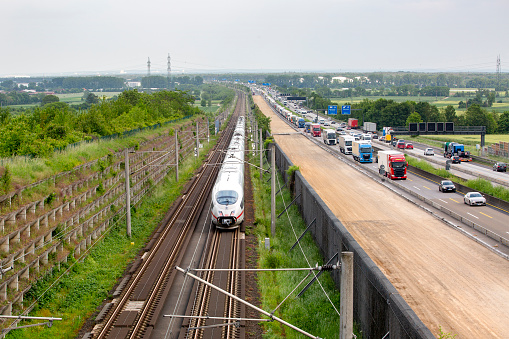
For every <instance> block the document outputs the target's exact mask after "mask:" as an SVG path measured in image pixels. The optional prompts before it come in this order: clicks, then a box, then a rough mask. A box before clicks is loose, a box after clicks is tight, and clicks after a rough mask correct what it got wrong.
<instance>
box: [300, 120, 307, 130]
mask: <svg viewBox="0 0 509 339" xmlns="http://www.w3.org/2000/svg"><path fill="white" fill-rule="evenodd" d="M305 123H306V120H305V119H304V118H300V119H299V128H304V124H305Z"/></svg>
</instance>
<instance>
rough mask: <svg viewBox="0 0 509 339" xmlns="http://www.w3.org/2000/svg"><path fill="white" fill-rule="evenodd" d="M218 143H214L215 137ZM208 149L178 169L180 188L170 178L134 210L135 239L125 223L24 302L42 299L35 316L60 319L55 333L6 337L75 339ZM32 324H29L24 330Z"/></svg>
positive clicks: (42, 282) (33, 330)
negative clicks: (57, 279) (79, 260)
mask: <svg viewBox="0 0 509 339" xmlns="http://www.w3.org/2000/svg"><path fill="white" fill-rule="evenodd" d="M213 141H214V142H215V138H214V139H213ZM204 146H205V148H204V152H203V153H202V154H201V155H200V158H201V160H200V161H198V160H197V159H195V158H194V157H190V158H188V159H187V160H185V161H184V163H183V164H182V166H181V167H180V168H179V176H180V182H179V183H176V182H175V177H174V174H172V173H170V175H169V176H168V177H167V178H166V179H165V180H164V181H163V183H162V184H158V185H157V188H155V190H154V191H153V192H152V193H151V194H150V195H149V196H148V197H146V198H145V199H144V200H143V202H142V203H141V204H140V205H139V206H136V208H133V213H132V221H131V230H132V237H131V238H130V239H129V238H127V237H126V236H125V221H123V220H121V221H119V222H118V223H117V224H116V225H115V226H114V227H113V228H112V230H111V231H110V232H109V233H108V235H107V236H106V238H105V239H104V241H102V242H101V243H99V244H98V245H97V246H95V247H94V248H92V250H91V252H90V255H89V256H88V257H87V258H86V259H85V260H83V261H82V262H75V260H74V259H73V260H72V261H69V262H68V263H67V264H64V265H62V268H61V270H56V271H55V273H54V274H53V275H51V276H47V277H46V278H44V279H41V280H39V281H38V282H37V284H36V285H35V288H33V289H32V291H31V292H30V293H29V295H27V296H26V297H25V301H24V303H25V305H29V304H30V303H31V301H32V300H33V299H34V298H36V297H40V299H39V303H38V305H37V306H36V309H35V311H33V312H32V313H31V314H30V315H31V316H44V317H50V316H51V317H61V318H63V320H62V321H55V322H53V326H52V327H51V328H47V327H45V326H38V327H32V328H27V329H23V330H14V331H11V332H10V333H9V334H8V335H7V338H16V339H18V338H34V339H35V338H75V337H76V336H77V334H78V331H79V330H80V328H81V327H82V326H83V324H84V322H85V321H86V320H87V319H88V318H89V317H90V316H91V315H92V314H93V313H94V312H95V311H96V309H97V307H99V306H100V305H101V304H102V302H103V300H104V299H106V298H108V297H109V296H108V292H109V291H110V290H111V289H112V288H113V286H114V285H115V283H116V282H117V280H118V278H120V277H121V276H122V273H123V272H124V269H125V267H126V266H127V264H128V263H129V262H131V261H132V260H133V258H135V256H136V254H137V253H138V252H139V250H140V249H141V248H142V247H143V246H144V245H145V243H146V241H147V240H148V237H149V235H150V234H151V233H152V231H153V229H154V228H155V227H156V226H157V225H158V223H159V222H160V221H161V220H162V218H163V216H164V214H165V213H166V211H167V210H168V209H169V207H170V206H171V204H172V202H173V201H174V200H175V199H176V198H177V197H178V196H179V195H180V192H181V190H182V187H183V186H184V184H185V182H186V181H187V180H189V179H190V178H191V177H192V176H193V173H194V171H195V170H196V169H197V168H198V167H199V166H200V165H201V161H202V160H203V159H204V158H205V154H206V153H207V152H208V150H209V149H210V148H211V146H212V142H211V144H210V145H206V144H205V145H204ZM71 263H75V265H74V266H73V267H72V268H70V274H63V273H64V271H65V269H66V268H68V267H69V266H70V264H71ZM62 274H63V275H62ZM61 275H62V279H60V280H59V281H57V282H55V278H56V277H58V276H61ZM52 283H55V286H54V287H53V288H52V289H51V290H49V292H47V293H46V294H44V295H42V296H41V292H42V291H44V290H45V289H46V288H47V287H48V286H49V285H50V284H52ZM38 322H40V321H38ZM28 323H30V322H27V323H23V325H25V324H28Z"/></svg>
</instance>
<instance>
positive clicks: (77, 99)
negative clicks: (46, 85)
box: [56, 92, 122, 105]
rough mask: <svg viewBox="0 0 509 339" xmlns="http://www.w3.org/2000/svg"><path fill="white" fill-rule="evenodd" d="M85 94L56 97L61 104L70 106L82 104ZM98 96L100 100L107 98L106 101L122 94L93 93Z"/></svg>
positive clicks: (67, 94) (66, 94) (68, 94)
mask: <svg viewBox="0 0 509 339" xmlns="http://www.w3.org/2000/svg"><path fill="white" fill-rule="evenodd" d="M83 93H84V92H80V93H65V94H56V96H57V97H58V98H59V99H60V101H61V102H66V103H68V104H71V105H73V104H80V103H81V102H82V100H81V98H83ZM92 93H94V94H95V95H97V96H98V97H99V98H100V99H102V98H103V97H106V99H109V98H112V97H114V96H115V95H119V94H120V93H122V92H92Z"/></svg>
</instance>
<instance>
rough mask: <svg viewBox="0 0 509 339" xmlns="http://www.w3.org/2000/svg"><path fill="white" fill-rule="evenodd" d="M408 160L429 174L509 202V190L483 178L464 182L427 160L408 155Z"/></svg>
mask: <svg viewBox="0 0 509 339" xmlns="http://www.w3.org/2000/svg"><path fill="white" fill-rule="evenodd" d="M406 159H407V161H408V164H409V165H411V166H414V167H417V168H419V169H421V170H423V171H426V172H429V173H433V174H435V175H438V176H439V177H442V178H444V179H450V180H452V181H454V182H456V183H458V184H461V185H464V186H467V187H470V188H471V189H472V190H474V191H478V192H481V193H484V194H488V195H491V196H493V197H495V198H498V199H501V200H504V201H507V202H509V189H507V188H504V187H503V186H501V185H496V186H494V185H493V184H492V183H491V182H490V181H488V180H485V179H481V178H478V179H474V180H464V179H462V178H459V177H457V176H455V175H454V174H452V173H451V172H449V171H447V170H445V169H444V168H435V167H433V165H431V164H430V163H429V162H427V161H425V160H418V159H416V158H414V157H412V156H409V155H408V154H406ZM462 193H467V192H462Z"/></svg>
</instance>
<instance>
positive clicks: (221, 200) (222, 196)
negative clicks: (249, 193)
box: [216, 191, 239, 205]
mask: <svg viewBox="0 0 509 339" xmlns="http://www.w3.org/2000/svg"><path fill="white" fill-rule="evenodd" d="M238 198H239V194H238V193H237V192H235V191H219V192H217V194H216V201H217V203H218V204H220V205H233V204H235V203H236V202H237V199H238Z"/></svg>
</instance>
